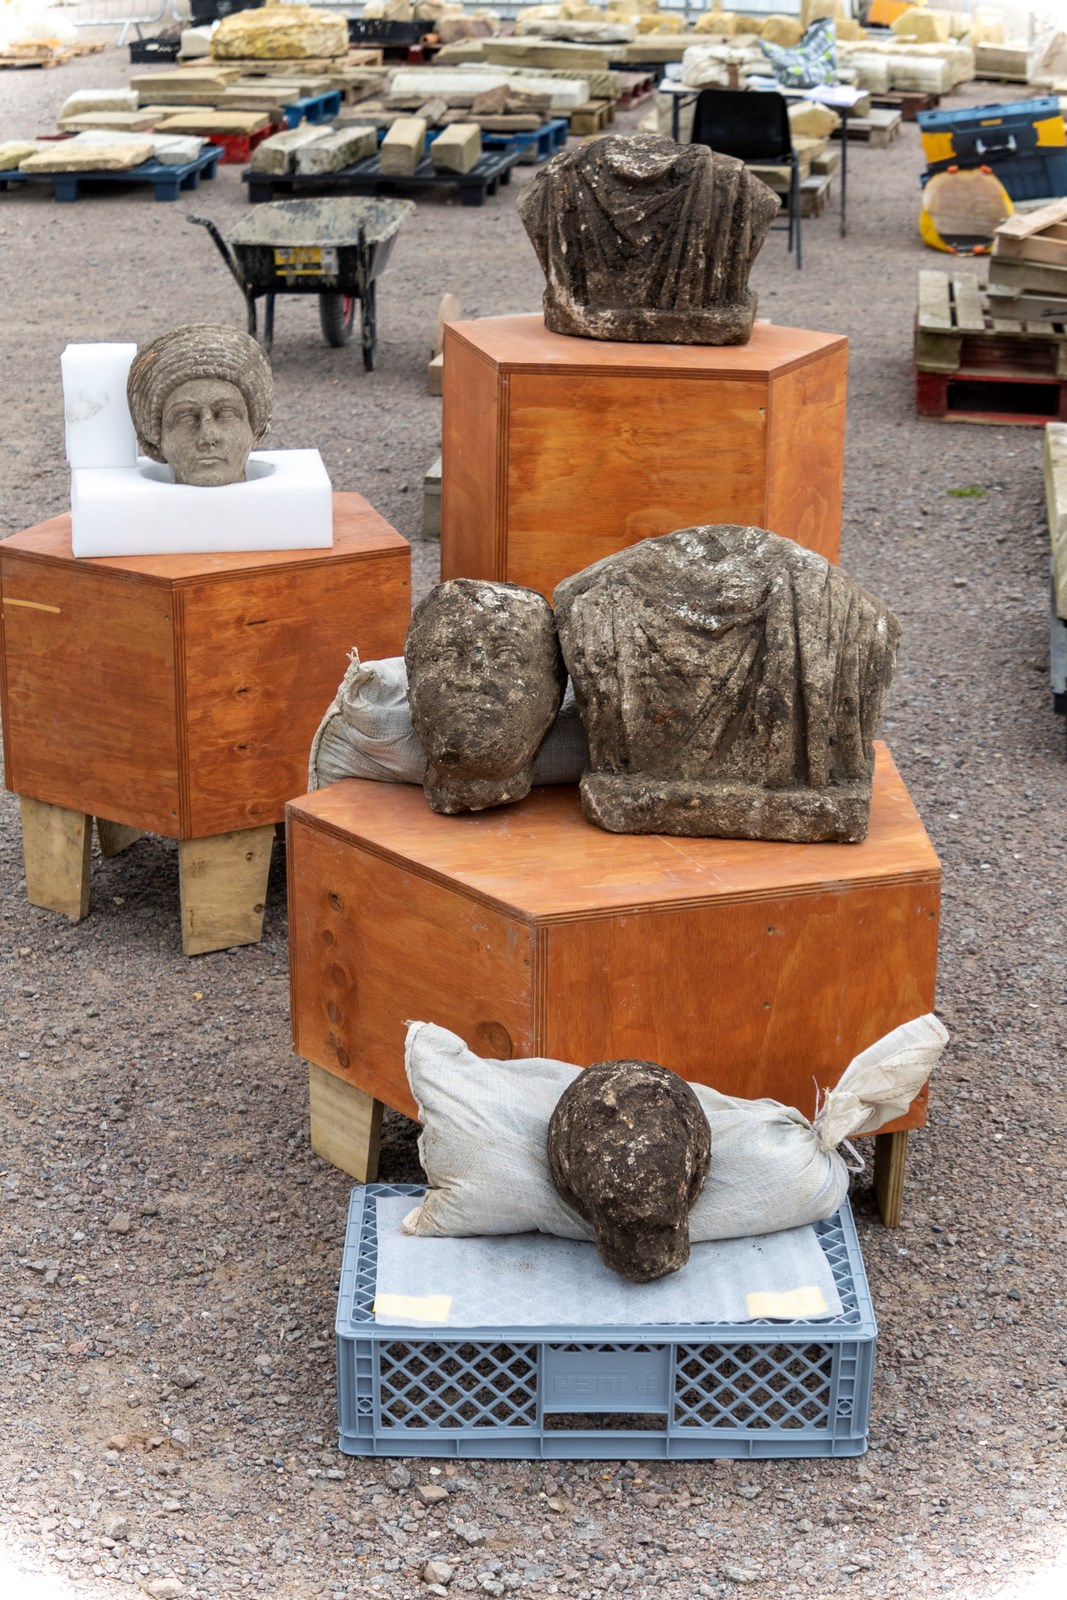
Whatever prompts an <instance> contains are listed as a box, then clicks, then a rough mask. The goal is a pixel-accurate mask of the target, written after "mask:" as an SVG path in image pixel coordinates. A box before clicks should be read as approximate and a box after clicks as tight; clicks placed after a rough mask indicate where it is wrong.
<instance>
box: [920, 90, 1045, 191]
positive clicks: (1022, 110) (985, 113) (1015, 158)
mask: <svg viewBox="0 0 1067 1600" xmlns="http://www.w3.org/2000/svg"><path fill="white" fill-rule="evenodd" d="M918 122H919V130H920V133H921V134H922V142H923V153H924V154H925V156H926V162H927V170H926V172H925V173H924V175H923V181H924V182H925V181H926V179H927V178H928V177H930V176H931V174H933V173H935V172H946V171H947V170H948V168H949V167H990V168H991V169H992V170H993V172H995V173H996V175H997V177H998V178H999V179H1000V181H1001V183H1002V184H1003V185H1004V187H1005V189H1007V191H1008V193H1009V194H1010V196H1011V198H1012V199H1013V200H1040V199H1042V198H1043V197H1046V196H1047V197H1048V198H1050V199H1054V198H1056V197H1057V196H1059V195H1067V125H1065V124H1064V120H1063V112H1062V111H1061V109H1060V102H1059V97H1058V96H1057V95H1054V94H1048V95H1041V96H1040V97H1038V98H1037V99H1034V100H1017V101H1015V102H1014V104H1009V105H999V106H971V107H969V108H967V109H963V108H959V109H956V110H951V111H920V112H919V116H918Z"/></svg>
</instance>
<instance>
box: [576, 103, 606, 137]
mask: <svg viewBox="0 0 1067 1600" xmlns="http://www.w3.org/2000/svg"><path fill="white" fill-rule="evenodd" d="M568 121H569V123H570V130H571V137H572V138H574V139H582V138H585V137H587V136H588V135H589V134H591V133H601V132H603V130H604V129H605V128H607V127H609V126H610V124H611V123H613V122H614V121H615V102H614V101H613V100H587V101H586V102H585V105H584V106H576V107H575V108H574V110H573V111H572V112H571V113H570V116H569V118H568Z"/></svg>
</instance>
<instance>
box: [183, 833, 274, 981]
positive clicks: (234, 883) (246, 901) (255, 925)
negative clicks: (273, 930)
mask: <svg viewBox="0 0 1067 1600" xmlns="http://www.w3.org/2000/svg"><path fill="white" fill-rule="evenodd" d="M273 843H274V824H273V822H268V823H267V824H266V826H265V827H262V828H242V829H240V830H239V831H238V832H237V833H217V834H214V835H213V836H212V837H211V838H210V839H181V840H179V842H178V882H179V887H180V890H181V908H182V949H183V950H184V951H185V954H186V955H187V956H200V955H205V954H206V953H207V952H208V951H209V950H229V949H231V948H232V946H234V945H238V944H258V943H259V940H260V939H261V938H262V937H263V906H264V903H265V901H266V898H267V877H268V874H269V872H270V849H271V845H272V844H273Z"/></svg>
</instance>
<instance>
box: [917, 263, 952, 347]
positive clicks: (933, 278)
mask: <svg viewBox="0 0 1067 1600" xmlns="http://www.w3.org/2000/svg"><path fill="white" fill-rule="evenodd" d="M919 327H920V328H923V329H930V330H931V331H932V332H935V333H937V332H941V331H948V330H949V329H951V328H952V327H953V321H952V302H951V300H950V299H949V276H948V273H947V272H920V273H919Z"/></svg>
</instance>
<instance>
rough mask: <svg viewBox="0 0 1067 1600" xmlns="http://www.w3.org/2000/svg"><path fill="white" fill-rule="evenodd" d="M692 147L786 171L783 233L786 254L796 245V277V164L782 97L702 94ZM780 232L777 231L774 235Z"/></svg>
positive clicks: (730, 92)
mask: <svg viewBox="0 0 1067 1600" xmlns="http://www.w3.org/2000/svg"><path fill="white" fill-rule="evenodd" d="M693 143H694V144H706V145H709V146H710V147H711V149H712V150H718V151H719V153H720V155H724V156H735V157H736V158H737V160H738V161H744V162H756V163H758V164H760V165H761V166H774V167H788V168H789V169H790V177H789V200H788V205H787V208H786V209H787V219H788V220H787V222H786V227H787V229H788V232H789V243H788V248H789V249H790V250H792V249H793V241H794V239H795V240H796V258H797V271H798V272H799V271H800V268H801V264H802V262H801V253H800V162H799V161H798V160H797V156H796V151H795V150H794V149H793V134H792V129H791V128H790V125H789V110H788V108H787V106H786V102H785V96H784V95H780V94H775V93H773V92H762V91H761V92H756V91H755V90H748V89H702V90H701V91H700V94H699V95H698V96H697V103H696V109H695V110H694V113H693ZM780 231H781V228H780V227H779V228H777V229H772V232H780Z"/></svg>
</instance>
